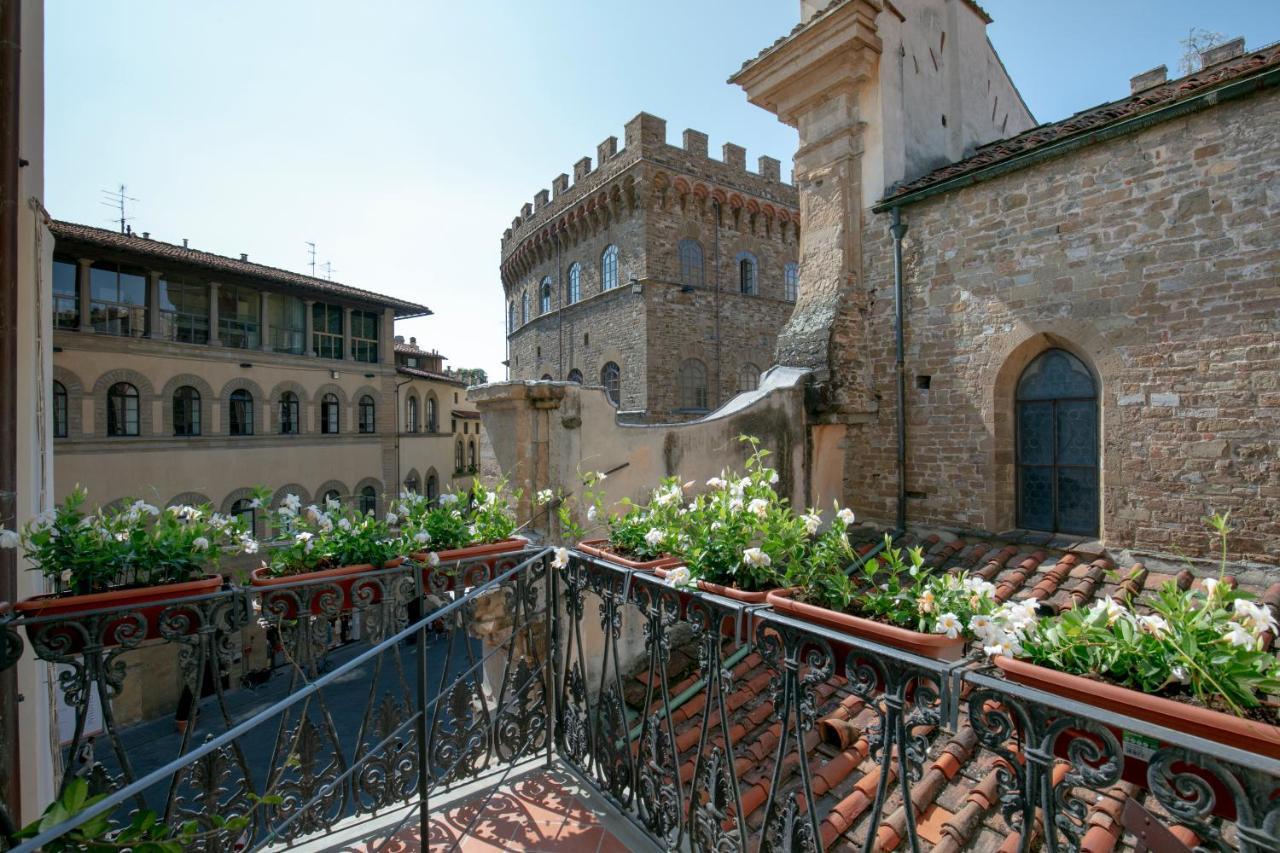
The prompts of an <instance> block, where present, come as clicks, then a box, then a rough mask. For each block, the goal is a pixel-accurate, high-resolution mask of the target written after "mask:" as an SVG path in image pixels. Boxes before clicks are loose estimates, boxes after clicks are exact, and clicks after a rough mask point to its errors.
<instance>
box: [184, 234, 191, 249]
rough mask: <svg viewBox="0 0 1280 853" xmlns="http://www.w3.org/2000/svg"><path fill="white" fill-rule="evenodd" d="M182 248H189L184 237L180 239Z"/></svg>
mask: <svg viewBox="0 0 1280 853" xmlns="http://www.w3.org/2000/svg"><path fill="white" fill-rule="evenodd" d="M182 248H184V249H187V248H190V247H189V246H187V238H186V237H183V238H182Z"/></svg>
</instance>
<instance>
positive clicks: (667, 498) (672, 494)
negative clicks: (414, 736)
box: [653, 486, 684, 506]
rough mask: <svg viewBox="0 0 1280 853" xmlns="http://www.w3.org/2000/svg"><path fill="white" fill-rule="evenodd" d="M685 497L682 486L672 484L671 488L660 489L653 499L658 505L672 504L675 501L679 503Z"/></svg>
mask: <svg viewBox="0 0 1280 853" xmlns="http://www.w3.org/2000/svg"><path fill="white" fill-rule="evenodd" d="M683 497H684V495H683V494H682V493H681V489H680V487H679V486H672V487H671V488H669V489H658V490H657V491H656V492H655V493H654V495H653V500H654V502H655V503H656V504H657V505H658V506H671V504H673V503H679V502H680V501H681V499H682V498H683Z"/></svg>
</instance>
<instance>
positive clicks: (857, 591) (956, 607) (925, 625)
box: [769, 510, 1036, 661]
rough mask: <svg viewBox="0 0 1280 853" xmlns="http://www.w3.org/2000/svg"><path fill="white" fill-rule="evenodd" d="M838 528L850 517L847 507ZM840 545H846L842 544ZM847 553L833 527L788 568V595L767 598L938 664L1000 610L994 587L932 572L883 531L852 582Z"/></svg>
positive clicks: (1010, 610) (1015, 611) (1014, 610)
mask: <svg viewBox="0 0 1280 853" xmlns="http://www.w3.org/2000/svg"><path fill="white" fill-rule="evenodd" d="M841 512H844V513H847V514H846V515H845V516H844V517H843V518H841V517H840V516H839V515H837V521H838V522H839V524H840V526H847V525H848V524H849V523H851V522H852V521H853V514H852V513H849V512H848V510H841ZM841 543H844V546H845V547H843V548H842V547H841ZM848 553H849V550H848V540H847V539H846V538H845V531H844V530H843V529H838V527H837V525H835V524H833V525H832V527H831V528H830V529H828V531H827V532H826V533H825V534H823V535H821V536H818V537H817V538H816V539H815V542H814V545H813V547H812V549H810V552H809V555H808V556H807V558H806V559H800V560H795V561H793V562H792V563H791V570H790V571H789V572H788V573H787V583H788V585H789V586H791V587H792V588H793V589H792V591H790V592H778V593H772V594H771V595H770V596H769V603H770V605H772V607H773V608H774V609H775V610H777V611H779V612H782V613H786V614H788V615H791V616H794V617H796V618H798V619H805V620H808V621H812V622H815V623H817V624H820V625H824V626H826V627H828V628H832V629H835V630H838V631H846V632H848V633H850V634H853V635H854V636H857V637H863V638H865V639H868V640H874V641H876V642H878V643H883V644H885V645H889V646H894V647H896V648H901V649H905V650H906V651H909V652H912V653H914V654H918V655H922V656H925V657H931V658H935V659H937V660H943V661H955V660H959V659H960V658H962V657H964V652H965V646H966V644H967V643H968V641H969V639H970V638H972V637H975V636H983V637H985V636H986V631H987V629H988V626H989V625H990V624H991V623H992V621H993V620H994V619H995V618H997V617H996V614H997V611H998V610H999V609H1000V608H999V606H998V604H997V602H996V599H995V586H994V585H993V584H991V583H989V582H987V581H985V580H982V579H981V578H978V577H972V576H969V575H966V574H931V573H930V572H929V571H928V570H926V569H925V568H924V555H923V554H922V553H921V551H920V549H919V548H911V549H909V550H907V551H906V552H905V557H906V559H903V557H904V552H903V550H902V549H901V548H897V547H895V546H894V545H893V540H892V539H891V538H890V537H889V536H887V535H886V536H885V540H884V547H883V549H882V551H881V553H880V555H879V556H877V557H873V558H871V559H870V560H867V561H866V562H865V563H863V564H862V565H861V567H860V571H858V572H855V574H858V575H859V578H858V579H857V580H854V579H853V578H852V577H850V576H849V575H847V574H846V573H845V570H844V567H845V565H846V564H847V562H848V561H847V560H846V559H845V558H846V555H847V554H848ZM1035 608H1036V602H1034V601H1030V602H1020V603H1017V604H1013V605H1009V606H1008V607H1007V608H1006V609H1005V610H1004V611H1001V612H1002V614H1003V615H1002V617H1001V618H1008V619H1014V618H1017V617H1019V614H1021V613H1022V612H1023V611H1026V610H1030V611H1031V612H1032V613H1034V611H1035Z"/></svg>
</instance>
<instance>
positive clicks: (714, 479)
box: [707, 477, 729, 489]
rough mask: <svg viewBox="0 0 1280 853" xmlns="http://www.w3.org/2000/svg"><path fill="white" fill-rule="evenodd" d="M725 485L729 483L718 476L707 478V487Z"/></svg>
mask: <svg viewBox="0 0 1280 853" xmlns="http://www.w3.org/2000/svg"><path fill="white" fill-rule="evenodd" d="M727 485H729V484H728V483H726V482H725V481H724V480H722V479H720V478H719V477H712V478H711V479H710V480H707V488H709V489H723V488H724V487H725V486H727Z"/></svg>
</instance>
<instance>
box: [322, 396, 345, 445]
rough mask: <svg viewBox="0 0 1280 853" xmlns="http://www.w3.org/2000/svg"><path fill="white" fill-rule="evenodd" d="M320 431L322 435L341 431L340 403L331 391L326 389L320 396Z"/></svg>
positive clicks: (336, 433)
mask: <svg viewBox="0 0 1280 853" xmlns="http://www.w3.org/2000/svg"><path fill="white" fill-rule="evenodd" d="M320 432H321V434H323V435H338V434H340V433H341V432H342V403H341V401H340V400H339V399H338V395H337V394H335V393H333V392H332V391H327V392H325V393H324V395H322V396H321V397H320Z"/></svg>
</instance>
